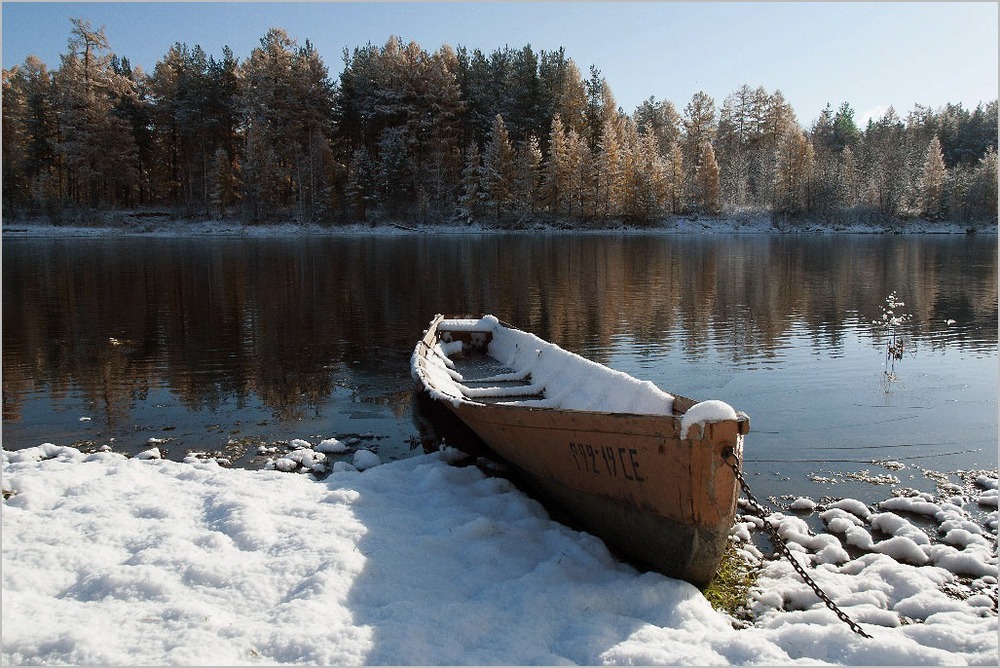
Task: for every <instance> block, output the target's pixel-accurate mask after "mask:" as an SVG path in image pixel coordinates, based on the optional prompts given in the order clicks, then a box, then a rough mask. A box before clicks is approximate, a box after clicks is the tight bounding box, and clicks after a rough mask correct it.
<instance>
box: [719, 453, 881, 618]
mask: <svg viewBox="0 0 1000 668" xmlns="http://www.w3.org/2000/svg"><path fill="white" fill-rule="evenodd" d="M729 457H732V458H733V460H734V461H730V459H729ZM725 461H726V463H727V464H729V467H730V468H731V469H733V473H735V474H736V479H737V480H738V481H739V483H740V489H742V490H743V494H745V495H746V497H747V502H748V503H749V505H750V508H751V510H753V512H754V514H756V515H757V516H758V517H759V518H760V519H762V520H763V521H764V529H765V530H766V531H767V533H768V535H769V536H770V537H771V542H772V543H774V548H775V550H776V551H777V552H779V553H780V554H781V555H782V556H784V557H785V558H786V559H788V561H789V563H791V564H792V568H794V569H795V572H796V573H798V574H799V577H800V578H802V581H803V582H805V583H806V584H807V585H809V587H810V588H811V589H812V590H813V591H814V592H816V596H818V597H819V600H821V601H823V603H824V605H826V607H828V608H830V610H832V611H833V613H834V614H835V615H837V617H839V618H840V620H841V621H842V622H844V623H845V624H847V625H848V626H849V627H850V628H851V630H852V631H854V632H855V633H857V634H858V635H860V636H862V637H865V638H871V636H870V635H868V633H866V632H865V630H864V629H863V628H861V626H859V625H858V623H857V622H855V621H854V620H853V619H851V618H850V617H848V616H847V613H846V612H844V611H843V610H841V609H840V608H838V607H837V604H836V603H834V602H833V600H832V599H831V598H830V597H829V596H828V595H827V593H826V592H824V591H823V590H822V589H821V588H820V586H819V585H818V584H816V581H815V580H813V579H812V577H811V576H810V575H809V574H808V573H807V572H806V570H805V569H804V568H803V567H802V564H800V563H799V562H798V560H797V559H796V558H795V557H794V556H793V555H792V551H791V550H789V549H788V546H787V545H786V544H785V541H784V539H783V538H782V537H781V535H780V534H779V533H778V530H777V529H775V528H774V527H773V526H771V523H770V522H768V521H767V518H768V516H769V515H770V513H769V512H768V511H767V509H766V508H765V507H764V506H763V505H761V503H760V501H758V500H757V498H756V497H755V496H754V495H753V492H751V491H750V485H749V484H748V483H747V481H746V478H744V477H743V473H742V472H741V471H740V460H739V458H738V457H737V456H736V454H735V453H733V452H728V453H726V456H725Z"/></svg>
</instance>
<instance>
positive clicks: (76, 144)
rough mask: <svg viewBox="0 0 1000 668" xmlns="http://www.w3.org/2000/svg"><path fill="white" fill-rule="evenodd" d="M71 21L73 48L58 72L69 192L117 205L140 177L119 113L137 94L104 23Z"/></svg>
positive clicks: (90, 202) (86, 201) (85, 201)
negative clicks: (117, 67) (116, 62)
mask: <svg viewBox="0 0 1000 668" xmlns="http://www.w3.org/2000/svg"><path fill="white" fill-rule="evenodd" d="M72 23H73V30H72V32H71V37H70V40H69V48H70V52H69V53H68V54H66V55H64V56H63V58H62V64H61V67H60V69H59V71H58V72H57V74H56V77H55V84H56V91H57V96H58V101H57V102H56V105H57V110H58V111H57V115H58V121H59V130H58V132H59V137H60V141H59V146H58V151H59V157H60V160H61V163H62V164H63V165H64V166H65V174H66V179H65V181H64V186H65V193H66V196H67V198H68V199H69V200H71V201H72V202H73V203H75V204H77V205H82V206H87V207H91V208H97V207H102V206H107V205H112V206H114V205H116V204H118V203H119V202H120V201H122V200H125V199H127V197H128V193H129V191H130V190H131V189H132V188H133V187H134V186H135V183H136V177H137V173H136V149H135V142H134V140H133V137H132V133H131V128H130V127H129V125H128V123H127V121H126V120H125V119H123V118H122V117H121V116H120V115H118V114H117V113H115V108H116V106H117V105H118V103H119V101H120V100H121V99H122V98H123V97H126V96H129V95H132V94H134V91H133V89H132V82H130V81H129V80H127V79H125V78H124V77H121V76H119V75H118V74H117V73H116V72H115V71H114V69H113V68H112V67H111V61H112V56H113V54H112V53H111V52H110V47H109V45H108V41H107V38H106V37H105V36H104V29H103V28H100V29H98V30H94V29H93V28H92V27H91V25H90V23H89V22H86V21H82V20H80V19H73V20H72Z"/></svg>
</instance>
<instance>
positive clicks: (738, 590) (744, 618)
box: [702, 541, 760, 622]
mask: <svg viewBox="0 0 1000 668" xmlns="http://www.w3.org/2000/svg"><path fill="white" fill-rule="evenodd" d="M759 571H760V569H759V568H758V567H756V566H752V565H751V564H749V563H748V562H747V560H746V559H744V558H743V557H742V556H741V555H740V553H739V552H738V551H737V549H736V544H735V543H733V542H732V541H730V542H728V543H727V544H726V549H725V551H724V552H723V553H722V563H721V564H719V570H718V572H717V573H716V574H715V577H714V578H713V579H712V581H711V582H710V583H709V585H708V587H706V588H705V590H704V591H703V592H702V593H703V594H704V595H705V598H707V599H708V602H709V603H711V604H712V607H713V608H715V609H716V610H718V611H720V612H724V613H726V614H727V615H729V616H730V617H731V618H733V620H734V622H749V621H751V619H752V615H751V613H750V590H751V589H753V587H754V586H755V585H756V584H757V577H758V573H759Z"/></svg>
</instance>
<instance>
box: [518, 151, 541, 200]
mask: <svg viewBox="0 0 1000 668" xmlns="http://www.w3.org/2000/svg"><path fill="white" fill-rule="evenodd" d="M541 167H542V149H541V147H540V145H539V143H538V139H536V138H535V137H534V136H533V135H532V136H530V137H528V138H527V139H526V140H524V141H522V142H521V143H520V144H519V145H518V147H517V151H516V153H515V155H514V206H515V208H517V209H520V210H522V211H527V212H529V213H535V211H536V210H537V209H538V200H539V194H540V192H539V191H540V187H541V176H542V174H541Z"/></svg>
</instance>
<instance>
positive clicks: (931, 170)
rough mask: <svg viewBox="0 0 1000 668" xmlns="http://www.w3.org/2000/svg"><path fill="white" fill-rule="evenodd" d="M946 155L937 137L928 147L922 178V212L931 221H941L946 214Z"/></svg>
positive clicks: (935, 136)
mask: <svg viewBox="0 0 1000 668" xmlns="http://www.w3.org/2000/svg"><path fill="white" fill-rule="evenodd" d="M944 178H945V168H944V155H943V154H942V153H941V141H940V140H939V139H938V138H937V135H934V137H933V138H932V139H931V141H930V143H929V144H928V145H927V153H926V157H925V158H924V170H923V174H921V177H920V210H921V213H922V214H923V215H924V216H926V217H927V218H929V219H931V220H939V219H940V218H941V217H942V215H943V213H944V201H943V195H944Z"/></svg>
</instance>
